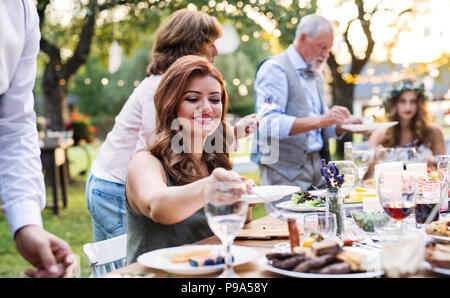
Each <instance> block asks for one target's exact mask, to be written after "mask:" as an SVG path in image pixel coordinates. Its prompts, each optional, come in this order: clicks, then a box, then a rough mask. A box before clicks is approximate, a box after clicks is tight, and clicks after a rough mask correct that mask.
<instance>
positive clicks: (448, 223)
mask: <svg viewBox="0 0 450 298" xmlns="http://www.w3.org/2000/svg"><path fill="white" fill-rule="evenodd" d="M425 232H426V233H427V234H428V235H429V236H430V237H431V238H433V239H434V240H436V241H437V242H443V243H450V218H447V217H445V218H442V219H441V220H438V221H433V222H431V223H430V224H429V225H427V226H426V228H425Z"/></svg>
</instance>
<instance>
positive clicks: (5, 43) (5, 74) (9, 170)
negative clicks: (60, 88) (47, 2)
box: [0, 0, 45, 235]
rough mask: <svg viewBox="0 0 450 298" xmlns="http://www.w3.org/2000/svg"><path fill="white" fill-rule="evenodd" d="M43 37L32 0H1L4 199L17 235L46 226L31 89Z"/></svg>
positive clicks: (0, 187) (0, 182)
mask: <svg viewBox="0 0 450 298" xmlns="http://www.w3.org/2000/svg"><path fill="white" fill-rule="evenodd" d="M40 37H41V36H40V32H39V17H38V14H37V11H36V8H35V7H34V5H33V4H32V2H31V0H22V1H21V0H2V1H0V199H1V203H2V209H3V210H4V212H5V215H6V218H7V220H8V223H9V227H10V231H11V233H12V234H13V235H14V233H15V232H16V231H17V230H18V229H20V228H21V227H23V226H26V225H37V226H40V227H42V218H41V210H42V209H43V208H44V206H45V184H44V177H43V174H42V164H41V159H40V148H39V143H38V132H37V128H36V114H35V112H34V97H33V93H32V92H33V87H34V83H35V79H36V58H37V54H38V52H39V40H40Z"/></svg>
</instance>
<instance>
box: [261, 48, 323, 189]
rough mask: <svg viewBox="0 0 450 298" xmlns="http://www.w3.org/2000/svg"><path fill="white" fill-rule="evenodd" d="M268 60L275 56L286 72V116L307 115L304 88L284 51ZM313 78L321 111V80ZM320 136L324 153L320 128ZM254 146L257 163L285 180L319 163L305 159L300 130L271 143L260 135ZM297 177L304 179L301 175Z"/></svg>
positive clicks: (305, 142) (305, 145)
mask: <svg viewBox="0 0 450 298" xmlns="http://www.w3.org/2000/svg"><path fill="white" fill-rule="evenodd" d="M272 59H275V60H276V61H277V62H278V63H279V64H280V65H281V66H282V68H283V69H284V71H285V74H286V78H287V82H288V101H287V106H286V115H290V116H295V117H309V116H310V108H309V102H308V99H307V98H306V96H305V91H304V89H303V87H302V85H301V83H300V81H299V77H298V74H297V71H296V70H295V69H294V68H293V66H292V64H291V62H290V60H289V57H288V55H287V53H286V51H284V52H283V53H281V54H279V55H277V56H275V57H273V58H272ZM315 80H316V85H317V86H318V91H319V95H320V97H321V100H322V110H323V111H324V107H325V105H326V102H325V101H324V98H325V97H324V92H323V87H322V86H323V81H322V79H321V78H320V77H319V76H316V78H315ZM322 138H323V140H324V150H323V151H324V155H325V154H326V152H327V148H328V146H327V145H328V138H327V136H326V135H324V130H322ZM276 142H278V148H276V146H277V144H276ZM258 145H259V151H260V152H261V158H260V160H259V163H260V164H262V165H265V166H267V167H270V168H272V169H273V170H275V171H277V172H278V173H280V174H281V175H283V176H284V177H286V178H287V179H288V180H289V181H294V180H296V178H297V177H298V176H299V175H300V174H301V173H302V171H303V170H304V167H311V166H312V167H317V171H319V167H320V163H319V164H317V165H316V164H314V165H310V164H309V163H310V162H307V160H308V151H307V149H308V133H300V134H295V135H292V136H289V137H287V138H283V139H276V140H275V144H272V143H271V140H270V138H267V137H266V138H265V139H264V137H262V136H261V135H260V136H259V137H258ZM273 150H279V154H278V156H277V154H273ZM274 157H275V158H274ZM277 157H278V159H277ZM308 172H310V171H308ZM305 178H306V177H305ZM301 180H304V178H302V179H301ZM311 182H312V181H311Z"/></svg>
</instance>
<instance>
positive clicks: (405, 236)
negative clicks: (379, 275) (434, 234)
mask: <svg viewBox="0 0 450 298" xmlns="http://www.w3.org/2000/svg"><path fill="white" fill-rule="evenodd" d="M379 239H380V241H381V246H382V249H381V264H382V267H383V269H384V272H385V274H386V276H387V277H407V276H408V275H410V274H413V273H416V272H417V271H419V270H420V268H421V266H422V263H423V261H424V258H425V235H424V233H422V232H420V231H418V230H416V229H405V230H404V231H403V233H402V234H401V235H399V234H398V233H397V232H396V231H395V229H390V230H388V229H385V230H384V231H383V232H382V233H380V234H379Z"/></svg>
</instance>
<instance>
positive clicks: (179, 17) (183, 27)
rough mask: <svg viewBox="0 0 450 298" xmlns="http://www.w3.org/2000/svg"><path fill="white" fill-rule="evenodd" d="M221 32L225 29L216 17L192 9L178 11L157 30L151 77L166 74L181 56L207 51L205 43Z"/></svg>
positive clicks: (207, 43)
mask: <svg viewBox="0 0 450 298" xmlns="http://www.w3.org/2000/svg"><path fill="white" fill-rule="evenodd" d="M221 35H222V28H221V26H220V24H219V22H218V21H217V19H216V18H215V17H212V16H209V15H208V14H206V13H204V12H199V11H191V10H189V9H180V10H177V11H176V12H174V13H173V14H171V15H170V16H169V18H168V19H167V20H166V21H165V22H164V24H163V25H161V27H159V29H158V30H157V31H156V34H155V40H154V43H153V49H152V62H151V63H150V65H149V66H148V69H147V76H149V75H152V74H154V75H157V74H162V73H164V72H165V71H166V70H167V69H168V68H169V66H170V65H172V63H173V62H175V60H177V59H178V58H180V57H183V56H186V55H201V54H203V50H204V48H205V46H206V45H209V44H211V43H213V42H214V41H215V40H216V39H217V38H219V37H220V36H221Z"/></svg>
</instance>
